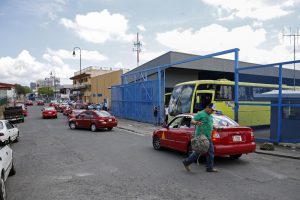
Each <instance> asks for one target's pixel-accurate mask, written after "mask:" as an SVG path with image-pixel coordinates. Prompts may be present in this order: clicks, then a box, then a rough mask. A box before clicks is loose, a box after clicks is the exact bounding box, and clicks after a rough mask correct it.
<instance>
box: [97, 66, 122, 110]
mask: <svg viewBox="0 0 300 200" xmlns="http://www.w3.org/2000/svg"><path fill="white" fill-rule="evenodd" d="M122 74H123V70H118V71H113V72H110V73H107V74H102V75H99V76H95V77H92V80H91V102H92V103H103V101H104V99H108V107H109V108H110V107H111V89H110V88H111V86H113V85H120V84H121V76H122Z"/></svg>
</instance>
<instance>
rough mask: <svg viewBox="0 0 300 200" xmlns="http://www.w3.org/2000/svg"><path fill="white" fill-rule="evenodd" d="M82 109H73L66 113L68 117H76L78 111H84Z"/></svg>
mask: <svg viewBox="0 0 300 200" xmlns="http://www.w3.org/2000/svg"><path fill="white" fill-rule="evenodd" d="M84 111H86V110H84V109H73V110H72V111H71V113H70V114H69V115H68V119H69V120H70V119H72V118H76V117H77V116H78V115H79V114H80V113H82V112H84Z"/></svg>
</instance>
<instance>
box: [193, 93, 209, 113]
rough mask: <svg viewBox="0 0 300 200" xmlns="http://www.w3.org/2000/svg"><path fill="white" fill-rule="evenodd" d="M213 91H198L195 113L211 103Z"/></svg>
mask: <svg viewBox="0 0 300 200" xmlns="http://www.w3.org/2000/svg"><path fill="white" fill-rule="evenodd" d="M211 100H212V93H197V94H196V97H195V103H194V109H193V113H197V112H198V111H201V110H203V109H204V108H205V107H206V106H207V105H208V104H210V103H211Z"/></svg>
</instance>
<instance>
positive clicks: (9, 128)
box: [5, 121, 14, 140]
mask: <svg viewBox="0 0 300 200" xmlns="http://www.w3.org/2000/svg"><path fill="white" fill-rule="evenodd" d="M5 126H6V129H7V133H8V138H10V139H11V140H13V137H14V132H13V128H14V127H13V125H12V124H11V123H9V122H8V121H7V122H5Z"/></svg>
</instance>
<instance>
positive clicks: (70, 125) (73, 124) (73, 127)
mask: <svg viewBox="0 0 300 200" xmlns="http://www.w3.org/2000/svg"><path fill="white" fill-rule="evenodd" d="M69 127H70V129H72V130H74V129H75V128H76V124H75V123H74V122H70V123H69Z"/></svg>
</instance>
